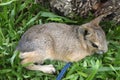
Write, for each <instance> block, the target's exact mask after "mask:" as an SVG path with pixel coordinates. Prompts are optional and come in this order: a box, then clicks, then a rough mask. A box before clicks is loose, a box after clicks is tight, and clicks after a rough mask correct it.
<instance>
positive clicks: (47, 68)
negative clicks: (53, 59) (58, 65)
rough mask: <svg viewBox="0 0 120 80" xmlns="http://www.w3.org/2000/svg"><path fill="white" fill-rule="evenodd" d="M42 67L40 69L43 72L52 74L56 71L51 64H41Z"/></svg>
mask: <svg viewBox="0 0 120 80" xmlns="http://www.w3.org/2000/svg"><path fill="white" fill-rule="evenodd" d="M41 67H42V71H43V72H44V73H49V74H53V73H55V72H56V70H55V68H54V67H53V65H51V64H50V65H43V66H41Z"/></svg>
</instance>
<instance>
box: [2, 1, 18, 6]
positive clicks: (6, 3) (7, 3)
mask: <svg viewBox="0 0 120 80" xmlns="http://www.w3.org/2000/svg"><path fill="white" fill-rule="evenodd" d="M15 1H17V0H11V1H9V2H5V3H0V6H6V5H10V4H11V3H13V2H15Z"/></svg>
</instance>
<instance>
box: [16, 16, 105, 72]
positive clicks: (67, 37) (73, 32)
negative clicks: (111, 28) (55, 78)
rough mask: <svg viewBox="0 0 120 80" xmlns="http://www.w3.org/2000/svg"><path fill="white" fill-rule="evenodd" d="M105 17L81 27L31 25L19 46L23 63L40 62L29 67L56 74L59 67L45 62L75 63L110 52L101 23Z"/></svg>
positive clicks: (56, 24)
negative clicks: (93, 55) (56, 68)
mask: <svg viewBox="0 0 120 80" xmlns="http://www.w3.org/2000/svg"><path fill="white" fill-rule="evenodd" d="M102 17H103V15H102V16H99V17H98V18H96V19H94V20H92V21H91V22H89V23H86V24H83V25H81V26H71V25H67V24H62V23H47V24H43V25H36V26H33V27H31V28H30V29H28V31H26V32H25V33H24V34H23V36H22V38H21V39H20V41H19V44H18V46H17V50H19V51H20V58H21V59H22V62H21V63H22V64H26V63H31V62H32V63H39V65H35V64H30V65H28V66H27V67H26V68H27V69H30V70H40V71H43V72H45V73H52V72H55V68H54V67H53V65H41V64H42V62H44V60H46V59H52V60H61V61H65V62H74V61H79V60H81V59H83V58H84V57H86V56H88V55H91V54H93V53H100V54H102V53H104V52H106V51H107V43H106V37H105V34H104V31H103V30H102V28H101V27H100V26H99V22H100V20H101V19H102Z"/></svg>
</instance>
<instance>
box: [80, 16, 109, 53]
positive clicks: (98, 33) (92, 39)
mask: <svg viewBox="0 0 120 80" xmlns="http://www.w3.org/2000/svg"><path fill="white" fill-rule="evenodd" d="M102 17H104V15H101V16H99V17H97V18H95V19H94V20H92V21H91V22H89V23H86V24H83V25H82V29H80V32H81V33H82V34H83V35H84V40H85V42H86V43H87V47H88V48H89V49H90V51H92V52H93V53H99V54H102V53H105V52H107V50H108V46H107V41H106V36H105V33H104V31H103V29H102V28H101V27H100V26H99V23H100V21H101V19H102Z"/></svg>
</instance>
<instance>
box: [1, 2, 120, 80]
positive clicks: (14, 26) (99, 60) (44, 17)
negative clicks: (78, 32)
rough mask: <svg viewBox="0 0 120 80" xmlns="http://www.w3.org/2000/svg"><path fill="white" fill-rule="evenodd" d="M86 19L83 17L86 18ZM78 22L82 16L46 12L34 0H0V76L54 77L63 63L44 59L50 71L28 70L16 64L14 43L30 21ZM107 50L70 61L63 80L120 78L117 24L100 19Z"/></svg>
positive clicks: (5, 79) (18, 79)
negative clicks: (75, 17) (104, 52)
mask: <svg viewBox="0 0 120 80" xmlns="http://www.w3.org/2000/svg"><path fill="white" fill-rule="evenodd" d="M88 20H89V19H84V21H85V22H87V21H88ZM51 21H55V22H62V23H71V24H81V23H83V19H79V20H77V21H73V20H70V19H67V18H65V17H60V16H57V15H55V14H53V13H50V12H49V10H47V9H45V8H43V7H41V6H40V5H36V4H34V0H25V1H24V2H22V0H18V1H17V0H3V1H2V3H1V1H0V80H23V79H24V80H55V78H56V76H57V75H58V73H59V72H60V70H61V69H62V67H63V66H64V65H65V63H64V62H60V61H49V60H48V61H46V64H49V63H51V64H53V65H54V66H55V67H56V69H57V72H56V74H54V75H50V74H44V73H42V72H40V71H29V70H26V69H24V68H23V67H22V66H21V65H20V59H19V58H18V54H19V52H16V51H15V47H16V45H17V43H18V41H19V39H20V37H21V35H22V34H23V33H24V32H25V31H26V30H27V29H28V28H30V27H31V26H32V25H35V24H43V23H47V22H51ZM101 25H102V26H103V28H104V30H105V32H106V35H107V40H108V41H109V50H108V52H107V53H106V54H104V55H93V56H89V57H86V58H85V59H83V60H81V61H79V62H77V63H73V65H72V66H71V67H70V68H69V69H68V71H67V73H66V75H65V76H64V78H63V80H120V25H115V24H114V23H113V22H102V23H101Z"/></svg>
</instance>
